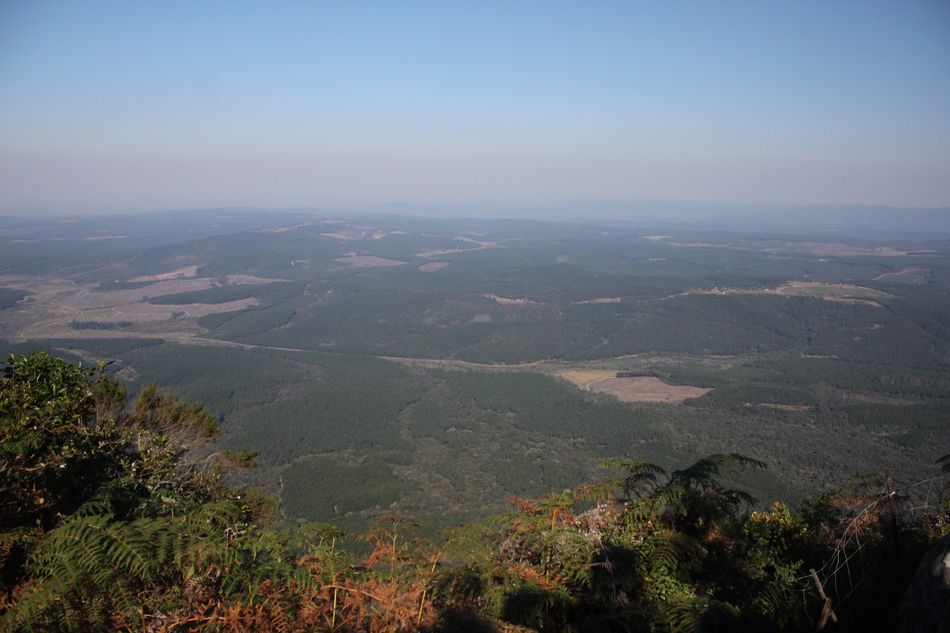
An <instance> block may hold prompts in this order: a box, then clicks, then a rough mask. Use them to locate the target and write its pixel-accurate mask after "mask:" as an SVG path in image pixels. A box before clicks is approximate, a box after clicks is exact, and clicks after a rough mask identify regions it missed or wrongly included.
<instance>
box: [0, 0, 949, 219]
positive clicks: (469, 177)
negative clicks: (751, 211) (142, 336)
mask: <svg viewBox="0 0 950 633" xmlns="http://www.w3.org/2000/svg"><path fill="white" fill-rule="evenodd" d="M591 200H611V201H625V200H631V201H635V200H693V201H699V202H709V203H731V202H735V203H752V204H756V203H762V204H773V203H774V204H792V205H796V204H802V205H804V204H882V205H893V206H950V2H948V1H947V0H933V1H924V0H904V1H897V0H893V1H890V2H877V1H874V0H861V1H854V2H851V1H847V0H819V1H810V0H797V1H795V2H788V1H780V2H779V1H771V0H755V1H753V0H748V1H745V2H730V1H728V0H722V1H716V2H708V1H698V2H679V1H676V0H667V1H657V2H635V1H633V0H629V1H626V2H598V1H595V0H589V1H583V2H581V1H579V2H558V1H556V0H549V1H546V2H530V1H528V0H524V1H518V2H510V1H508V2H492V1H490V0H480V1H478V2H453V1H450V0H443V1H441V2H408V1H389V2H379V3H370V2H360V1H355V0H354V1H352V2H351V1H347V2H342V1H341V2H332V3H331V2H318V1H309V2H300V3H297V2H291V1H286V2H258V3H245V2H239V1H231V2H212V1H210V0H207V1H197V2H196V1H189V2H176V1H174V0H166V1H163V2H127V1H122V2H97V1H95V0H86V1H84V2H78V1H77V2H54V1H51V2H31V1H23V2H21V1H19V0H2V1H0V212H26V213H30V212H46V211H61V212H82V211H84V210H88V211H93V210H110V211H117V210H141V209H157V208H186V207H208V206H258V207H309V206H316V207H319V206H340V205H343V206H349V207H353V208H358V207H359V206H360V205H375V206H376V207H377V208H378V207H379V205H383V206H385V205H386V204H387V203H410V204H411V203H420V204H439V203H446V204H450V203H465V204H483V203H484V204H485V205H491V204H492V203H501V202H504V203H505V204H506V205H508V208H510V207H511V205H518V204H525V205H535V206H536V205H539V204H540V205H543V204H544V203H547V202H552V203H553V202H557V203H559V204H564V203H565V202H570V201H576V202H577V203H578V204H583V203H584V202H585V201H591Z"/></svg>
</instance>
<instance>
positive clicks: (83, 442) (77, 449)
mask: <svg viewBox="0 0 950 633" xmlns="http://www.w3.org/2000/svg"><path fill="white" fill-rule="evenodd" d="M90 377H91V376H90V372H88V371H86V370H84V369H82V368H80V367H79V366H77V365H73V364H72V363H68V362H65V361H62V360H59V359H56V358H53V357H51V356H50V355H49V354H47V353H39V354H34V355H32V356H20V355H11V356H10V357H9V359H8V360H7V362H6V364H5V365H4V366H3V369H2V370H0V526H3V527H5V528H10V527H19V526H27V525H33V524H36V523H39V524H41V525H44V526H46V525H50V524H52V523H53V522H55V521H56V517H57V516H61V515H62V514H65V513H68V512H70V511H72V510H73V509H75V508H76V507H78V505H80V504H81V503H82V502H83V501H84V500H85V499H86V498H88V497H89V496H90V495H91V494H92V493H93V492H94V491H95V489H96V488H97V487H98V486H99V485H101V484H102V483H104V482H105V481H108V480H109V479H111V478H114V477H116V476H117V475H118V474H119V472H120V470H121V463H122V462H123V460H124V450H125V448H126V446H127V443H126V440H125V438H124V437H123V436H122V435H121V433H120V432H119V430H118V428H117V427H116V426H115V424H114V421H113V420H111V419H109V418H108V417H105V416H104V417H97V415H96V414H97V412H102V413H105V412H107V411H108V410H109V409H111V408H112V407H113V406H114V403H115V400H116V398H119V396H120V394H119V391H118V388H117V387H109V386H107V385H111V384H112V383H110V382H109V380H108V379H102V380H101V381H97V383H96V384H91V381H90ZM97 392H98V395H100V396H106V395H107V394H108V397H107V398H106V399H105V400H104V401H103V405H104V410H103V409H100V406H99V404H98V403H97V400H96V396H97ZM106 401H108V402H106ZM97 409H100V411H97Z"/></svg>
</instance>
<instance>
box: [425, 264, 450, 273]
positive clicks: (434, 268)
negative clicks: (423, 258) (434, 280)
mask: <svg viewBox="0 0 950 633" xmlns="http://www.w3.org/2000/svg"><path fill="white" fill-rule="evenodd" d="M448 265H449V262H429V263H428V264H423V265H422V266H419V270H421V271H422V272H424V273H434V272H435V271H437V270H442V269H443V268H445V267H446V266H448Z"/></svg>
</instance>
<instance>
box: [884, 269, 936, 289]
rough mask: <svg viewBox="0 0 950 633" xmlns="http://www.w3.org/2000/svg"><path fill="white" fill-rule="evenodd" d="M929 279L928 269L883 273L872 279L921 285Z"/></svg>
mask: <svg viewBox="0 0 950 633" xmlns="http://www.w3.org/2000/svg"><path fill="white" fill-rule="evenodd" d="M929 277H930V270H929V269H928V268H905V269H903V270H899V271H897V272H896V273H884V274H882V275H878V276H877V277H875V278H874V280H875V281H893V282H895V283H899V284H911V285H916V284H922V283H924V282H925V281H927V279H928V278H929Z"/></svg>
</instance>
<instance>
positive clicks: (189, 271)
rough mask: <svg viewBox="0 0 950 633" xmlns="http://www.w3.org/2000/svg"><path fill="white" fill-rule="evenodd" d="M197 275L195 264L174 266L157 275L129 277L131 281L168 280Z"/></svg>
mask: <svg viewBox="0 0 950 633" xmlns="http://www.w3.org/2000/svg"><path fill="white" fill-rule="evenodd" d="M197 275H198V267H197V266H184V267H182V268H176V269H175V270H170V271H168V272H167V273H159V274H157V275H140V276H138V277H132V278H131V279H129V281H131V282H139V281H168V280H170V279H187V278H189V277H196V276H197Z"/></svg>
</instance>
